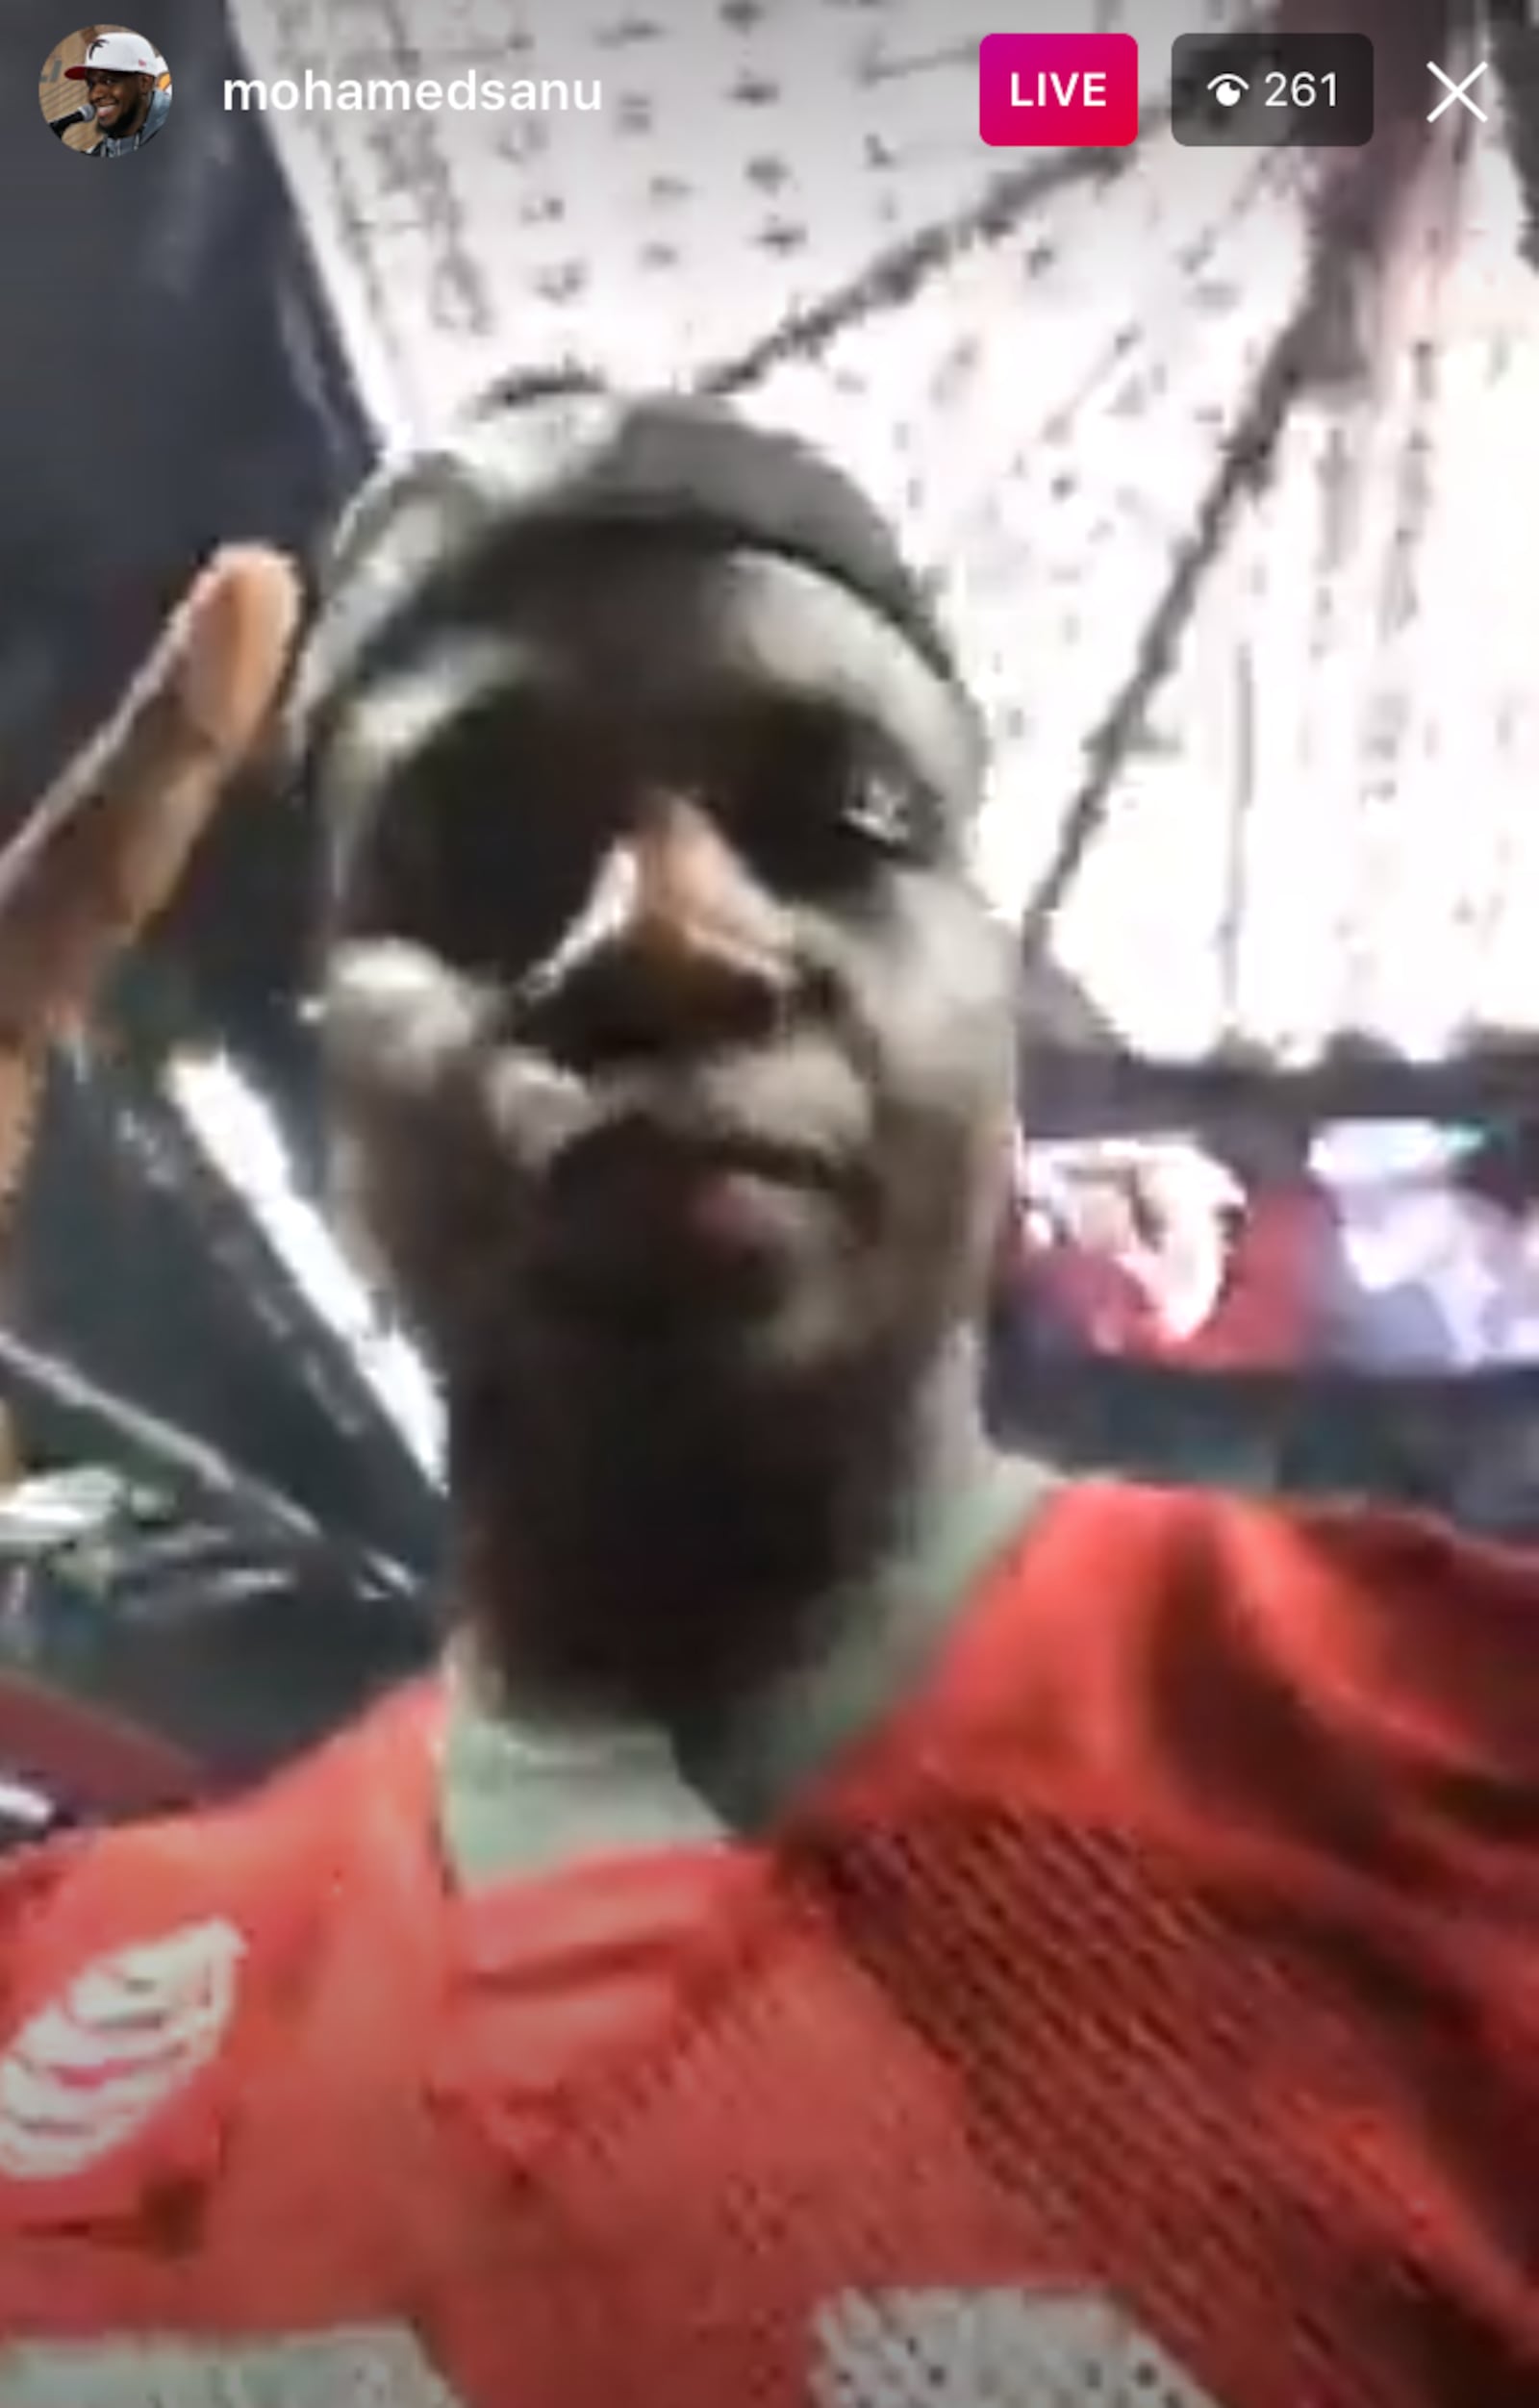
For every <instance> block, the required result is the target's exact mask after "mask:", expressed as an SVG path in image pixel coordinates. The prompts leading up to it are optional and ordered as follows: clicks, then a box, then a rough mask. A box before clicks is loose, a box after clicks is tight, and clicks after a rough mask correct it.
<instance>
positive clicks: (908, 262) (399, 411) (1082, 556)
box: [237, 0, 1539, 1061]
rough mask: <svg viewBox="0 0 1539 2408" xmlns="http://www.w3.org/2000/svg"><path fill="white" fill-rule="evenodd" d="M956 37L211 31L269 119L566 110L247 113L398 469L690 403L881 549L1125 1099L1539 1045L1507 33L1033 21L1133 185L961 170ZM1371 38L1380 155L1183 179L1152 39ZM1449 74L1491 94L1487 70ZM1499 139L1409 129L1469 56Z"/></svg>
mask: <svg viewBox="0 0 1539 2408" xmlns="http://www.w3.org/2000/svg"><path fill="white" fill-rule="evenodd" d="M1497 13H1498V14H1499V15H1500V16H1501V19H1502V20H1503V21H1502V22H1501V24H1500V25H1491V24H1490V23H1489V22H1487V21H1486V20H1485V19H1483V18H1476V16H1475V15H1474V13H1473V12H1472V11H1471V10H1470V9H1469V8H1460V7H1458V6H1456V5H1453V0H1376V4H1375V0H1341V5H1338V6H1336V7H1334V8H1332V9H1329V10H1326V11H1325V12H1324V13H1323V12H1322V11H1321V10H1320V9H1319V8H1316V7H1312V6H1310V5H1308V4H1307V0H1305V4H1304V5H1298V6H1296V5H1292V0H1289V4H1285V5H1283V6H1281V7H1280V8H1278V9H1277V10H1276V11H1274V12H1268V11H1261V12H1256V11H1249V12H1247V11H1242V10H1241V9H1240V8H1238V7H1237V6H1233V5H1231V6H1229V7H1228V8H1224V7H1223V6H1209V7H1208V8H1207V9H1206V10H1205V11H1204V10H1203V9H1202V8H1201V7H1200V6H1197V5H1193V0H1184V5H1182V4H1180V0H1178V4H1177V5H1175V6H1171V5H1167V0H1136V4H1133V0H1129V5H1126V6H1123V7H1118V6H1115V5H1112V6H1100V7H1091V6H1089V5H1086V0H1079V5H1078V6H1076V5H1075V0H1065V5H1062V6H1059V7H1056V8H1055V10H1054V11H1053V13H1052V22H1053V25H1054V28H1055V29H1056V30H1067V29H1069V28H1070V27H1071V26H1072V24H1073V23H1074V22H1075V21H1076V20H1077V21H1080V22H1082V23H1083V24H1084V25H1085V26H1086V27H1087V28H1091V27H1100V28H1111V27H1116V26H1118V25H1122V26H1123V27H1124V28H1126V29H1129V30H1132V31H1134V32H1135V33H1136V34H1137V36H1138V38H1139V42H1140V51H1141V59H1142V63H1143V88H1144V102H1145V110H1144V126H1143V131H1142V134H1141V137H1140V139H1139V141H1138V143H1137V144H1136V145H1135V146H1134V147H1133V148H1132V149H1130V150H1127V151H1123V152H1100V153H1096V152H1088V153H1087V152H1080V153H1068V154H1045V153H1035V154H1029V153H1028V154H1013V153H1001V152H997V151H991V150H988V149H986V148H985V147H984V146H983V145H982V144H981V142H980V141H979V139H978V138H977V132H976V101H975V90H974V81H975V74H976V65H975V62H976V44H977V40H978V38H979V36H980V35H981V34H982V33H984V32H986V31H989V30H991V28H992V26H993V23H994V13H991V12H989V11H986V10H984V9H982V8H981V7H980V6H979V5H978V0H721V5H719V6H716V7H714V8H712V9H710V10H707V9H704V8H699V7H695V6H694V5H693V0H630V5H626V4H625V0H533V4H532V5H526V6H525V7H524V9H523V10H522V12H520V11H519V10H518V9H517V8H510V7H508V6H506V5H505V0H349V5H348V6H347V7H346V8H345V9H337V8H335V7H333V6H331V5H329V0H239V6H238V9H237V16H238V21H239V24H240V31H241V35H242V38H243V40H244V43H245V46H246V48H247V51H248V53H249V57H250V61H251V65H252V70H253V72H255V73H259V74H263V75H266V76H268V77H276V76H278V75H290V76H297V77H299V78H301V79H302V78H303V75H304V73H305V70H306V69H307V68H309V69H311V70H313V71H314V72H315V73H316V74H317V75H322V76H329V77H333V78H339V79H340V78H341V77H344V76H348V75H354V76H360V77H369V76H378V77H387V78H389V77H398V76H407V77H410V78H413V79H417V78H420V77H423V76H433V77H436V78H438V79H441V80H442V81H443V82H445V83H447V82H448V81H450V80H451V79H452V78H453V77H454V76H456V75H463V74H464V73H465V72H466V71H467V69H468V68H470V67H471V66H474V67H476V68H478V69H479V70H480V71H481V72H482V73H484V74H502V75H504V76H508V77H513V76H520V75H521V76H537V77H538V76H555V77H567V78H568V79H573V80H588V79H594V78H597V79H599V80H601V82H602V84H603V87H604V105H603V108H602V110H601V111H600V112H598V113H580V112H578V111H576V110H569V111H568V112H566V113H562V112H559V111H557V112H549V113H544V114H539V115H533V114H531V115H510V114H492V113H453V114H451V113H443V114H442V115H432V114H424V113H414V114H412V115H410V116H407V115H400V114H391V115H380V114H374V115H371V116H370V115H362V116H360V115H353V116H349V115H346V114H344V113H331V114H311V115H308V116H307V115H303V114H299V113H290V114H286V115H272V116H271V117H270V118H269V125H270V128H271V131H272V133H273V135H274V137H275V139H276V140H277V142H278V145H279V148H280V151H281V153H282V155H283V156H284V158H285V160H286V162H287V164H288V168H289V170H290V175H291V178H292V181H293V183H294V186H295V188H296V189H297V191H298V193H299V195H300V198H301V202H302V206H303V208H304V210H305V212H306V214H307V216H308V220H309V223H310V225H311V228H312V230H313V236H314V240H315V248H316V252H317V255H318V259H319V262H320V265H321V269H322V273H323V277H324V280H325V283H326V285H327V288H328V289H329V292H330V295H331V299H332V304H333V307H334V308H335V311H336V313H337V316H338V319H339V321H340V324H341V328H342V330H343V334H344V338H345V340H346V343H347V346H348V349H349V351H350V353H351V356H352V359H353V363H354V366H355V369H356V372H357V374H358V377H359V380H360V383H361V386H362V388H363V390H364V392H365V395H366V401H367V403H368V406H369V407H370V409H371V410H372V412H373V414H374V416H375V418H376V421H377V424H378V426H379V429H380V431H381V433H382V435H383V436H384V437H386V438H387V439H390V438H393V437H395V436H397V435H399V434H401V433H403V432H405V431H408V430H412V429H415V428H419V427H421V426H424V425H426V424H429V423H431V422H432V421H433V420H434V419H435V418H437V417H438V416H439V415H441V414H442V412H443V411H444V410H446V409H447V408H449V407H451V406H452V405H453V404H454V403H455V402H456V401H457V400H458V399H459V398H460V397H461V396H462V395H463V394H464V393H465V392H466V391H467V390H468V389H472V388H474V387H475V386H476V385H478V384H480V383H481V382H482V381H484V380H485V379H486V378H488V377H489V376H491V375H492V374H493V373H496V372H498V371H502V370H506V369H507V368H508V367H509V366H510V365H511V364H522V365H531V366H532V365H539V364H553V363H558V362H569V361H577V362H580V363H583V364H597V365H599V366H602V367H604V368H606V369H608V370H610V371H612V372H613V373H615V374H616V375H618V376H620V377H628V378H642V379H646V378H666V379H669V380H675V381H678V382H681V383H689V382H694V383H708V382H714V383H717V384H720V385H725V386H729V387H731V388H733V389H736V390H738V391H740V392H742V393H743V394H744V395H745V396H746V397H747V398H748V400H749V401H750V403H751V406H752V407H754V408H755V409H757V410H760V411H762V412H763V413H764V414H766V415H767V416H769V417H770V418H772V419H774V420H777V421H779V422H782V423H787V424H791V425H793V426H795V427H798V428H800V429H801V430H803V431H804V432H806V433H808V434H810V435H812V436H814V437H816V438H818V439H820V440H822V441H824V442H825V443H827V444H828V445H829V446H830V447H831V448H832V449H833V450H834V451H835V452H836V453H837V454H838V455H840V456H842V457H844V458H845V459H846V460H847V461H849V462H850V463H851V464H853V465H854V466H855V467H856V468H857V469H858V470H860V471H861V472H862V473H863V475H864V476H865V477H866V479H867V480H868V481H869V482H870V484H871V485H872V487H873V488H874V489H876V490H877V491H878V493H879V494H881V495H882V496H883V497H884V498H885V499H886V500H887V501H888V502H890V503H891V504H893V505H894V506H895V507H896V508H897V509H898V510H899V511H900V512H901V513H902V514H903V515H904V517H905V519H906V521H907V523H908V525H909V528H910V531H911V536H912V539H913V541H914V544H915V546H916V548H917V550H918V551H919V552H920V554H921V557H923V558H924V559H925V560H926V561H927V562H928V563H929V564H931V565H932V566H933V567H934V569H935V571H936V573H937V575H938V576H939V577H940V578H941V579H942V580H943V582H944V584H945V585H946V588H947V589H948V590H949V594H950V600H951V605H952V609H953V612H954V615H955V620H956V623H957V624H958V627H959V629H960V631H961V634H962V637H963V639H964V640H965V644H966V648H967V652H968V656H969V658H970V661H971V665H972V666H973V668H974V671H975V673H976V676H977V678H978V681H979V683H980V686H981V688H982V690H983V691H984V692H985V694H986V697H987V700H988V703H989V707H990V709H991V712H992V714H993V717H994V723H995V727H996V730H997V740H998V749H997V778H996V785H995V791H994V798H993V805H992V809H991V813H990V815H989V819H988V823H987V830H986V839H985V855H984V867H985V871H986V875H987V878H988V881H989V884H990V887H991V890H992V892H993V893H994V895H995V896H996V898H997V901H998V903H999V905H1000V906H1001V908H1002V909H1004V910H1006V911H1008V912H1009V913H1011V914H1012V915H1013V916H1020V917H1023V918H1025V919H1026V921H1027V924H1028V926H1029V927H1030V929H1031V930H1032V931H1033V932H1034V933H1037V934H1041V933H1043V932H1045V931H1047V930H1050V935H1051V943H1052V948H1053V952H1054V954H1055V956H1056V959H1057V961H1058V962H1059V964H1060V965H1061V966H1063V967H1064V968H1066V969H1067V970H1068V971H1069V972H1070V973H1071V974H1072V976H1073V977H1074V978H1075V979H1077V980H1079V981H1080V982H1082V984H1083V985H1084V987H1085V988H1086V989H1087V990H1088V991H1089V993H1090V995H1091V996H1092V998H1093V1000H1094V1002H1095V1004H1096V1006H1097V1008H1098V1010H1099V1011H1100V1012H1101V1013H1102V1014H1103V1015H1104V1016H1106V1017H1107V1018H1108V1019H1109V1020H1110V1021H1111V1022H1112V1023H1113V1025H1114V1026H1115V1028H1116V1029H1117V1030H1118V1032H1119V1033H1120V1035H1121V1036H1122V1038H1123V1040H1124V1041H1126V1042H1127V1043H1129V1044H1130V1045H1131V1046H1133V1047H1134V1048H1136V1049H1137V1050H1139V1051H1141V1052H1150V1053H1155V1054H1160V1055H1174V1056H1185V1057H1190V1056H1193V1055H1200V1054H1203V1053H1205V1052H1208V1051H1210V1050H1212V1049H1214V1048H1216V1047H1219V1046H1221V1045H1224V1044H1234V1043H1236V1042H1240V1043H1250V1044H1255V1045H1260V1046H1263V1047H1265V1048H1266V1049H1267V1050H1268V1052H1269V1053H1272V1054H1274V1055H1277V1056H1280V1057H1281V1058H1283V1059H1285V1060H1291V1061H1303V1060H1308V1059H1310V1058H1311V1057H1313V1056H1314V1055H1316V1054H1318V1053H1319V1052H1320V1051H1321V1050H1322V1048H1323V1047H1324V1046H1325V1045H1326V1044H1327V1043H1328V1041H1329V1040H1330V1038H1331V1037H1332V1035H1333V1034H1334V1033H1335V1032H1337V1031H1339V1030H1341V1029H1342V1028H1344V1027H1351V1028H1354V1029H1356V1030H1359V1031H1364V1032H1367V1033H1369V1034H1371V1035H1374V1036H1377V1037H1379V1038H1381V1039H1383V1040H1385V1041H1388V1042H1390V1043H1392V1044H1394V1045H1395V1046H1397V1047H1398V1048H1400V1049H1401V1050H1402V1051H1408V1052H1411V1053H1413V1054H1424V1053H1431V1054H1437V1053H1440V1052H1443V1051H1445V1050H1447V1049H1448V1048H1450V1047H1451V1046H1454V1045H1457V1044H1459V1043H1460V1042H1461V1041H1463V1038H1464V1036H1465V1034H1466V1033H1467V1032H1468V1030H1469V1029H1470V1028H1471V1027H1472V1026H1479V1027H1487V1026H1495V1027H1500V1028H1506V1029H1522V1030H1528V1029H1530V1028H1531V1027H1532V1026H1533V1025H1534V1024H1535V1022H1536V1021H1539V998H1536V994H1535V988H1536V981H1535V979H1534V976H1533V973H1532V967H1531V964H1532V956H1533V945H1532V933H1531V932H1532V929H1533V927H1534V925H1535V924H1536V922H1539V844H1536V843H1535V842H1533V841H1532V840H1531V838H1528V840H1525V839H1526V829H1527V828H1528V827H1530V826H1531V819H1530V818H1529V817H1528V816H1527V815H1530V814H1531V811H1532V807H1533V796H1534V793H1535V791H1536V790H1539V716H1536V714H1539V695H1536V692H1535V690H1534V688H1535V681H1534V676H1533V663H1532V657H1531V637H1530V630H1529V623H1528V621H1529V615H1528V611H1527V609H1526V590H1527V585H1528V580H1529V577H1530V575H1531V563H1532V562H1533V561H1534V559H1535V558H1539V540H1536V539H1539V478H1535V477H1534V475H1533V474H1532V473H1531V458H1532V445H1533V429H1534V427H1535V426H1536V425H1539V341H1536V336H1539V285H1536V283H1535V279H1534V275H1533V272H1532V270H1531V268H1530V267H1529V265H1528V264H1527V263H1526V259H1525V256H1524V250H1525V234H1526V201H1525V197H1524V188H1523V182H1522V177H1521V173H1520V163H1521V162H1522V160H1523V158H1524V156H1525V151H1526V145H1527V144H1528V142H1529V140H1530V134H1529V128H1528V126H1527V124H1526V120H1525V116H1524V110H1523V101H1524V93H1525V87H1526V74H1525V69H1526V67H1527V69H1528V74H1529V75H1530V76H1531V75H1533V74H1535V73H1539V63H1530V62H1535V58H1536V53H1539V35H1536V36H1534V37H1533V38H1532V39H1531V40H1526V38H1525V33H1524V30H1523V26H1522V25H1521V23H1519V22H1518V20H1520V19H1523V18H1525V17H1526V13H1527V12H1526V11H1525V10H1523V9H1521V8H1513V7H1511V6H1507V7H1505V8H1504V9H1502V10H1501V11H1500V12H1497ZM1273 16H1274V17H1276V18H1277V19H1280V20H1282V21H1286V22H1290V23H1295V24H1301V25H1304V26H1311V25H1313V26H1318V25H1319V24H1321V23H1322V22H1323V21H1324V22H1328V23H1329V24H1330V25H1332V26H1334V27H1338V28H1341V27H1346V26H1350V25H1356V26H1358V27H1359V28H1362V29H1364V30H1368V31H1370V32H1371V33H1372V34H1373V36H1374V38H1375V49H1376V54H1377V60H1378V101H1379V115H1378V132H1377V136H1376V138H1375V142H1374V143H1373V145H1372V146H1371V147H1370V149H1368V150H1367V151H1363V152H1353V151H1342V152H1336V153H1332V154H1324V153H1316V154H1313V155H1306V154H1301V153H1297V152H1287V151H1272V152H1266V151H1263V152H1254V151H1244V150H1233V149H1224V150H1190V149H1182V148H1181V147H1179V146H1178V145H1176V144H1175V143H1174V142H1173V139H1172V138H1171V136H1170V133H1169V131H1168V126H1167V123H1166V109H1165V106H1164V95H1165V88H1166V84H1167V80H1168V78H1167V66H1168V56H1169V51H1168V45H1169V42H1170V40H1171V38H1172V37H1173V35H1174V34H1176V33H1178V32H1191V31H1196V30H1200V29H1201V27H1202V26H1203V25H1204V23H1205V24H1206V25H1208V26H1210V27H1213V28H1215V29H1218V28H1224V27H1226V26H1230V25H1234V24H1237V23H1241V22H1247V23H1249V22H1254V21H1258V19H1259V20H1261V21H1265V20H1266V19H1267V18H1269V17H1273ZM1477 43H1478V44H1480V45H1482V48H1481V49H1477V48H1476V44H1477ZM1487 51H1488V52H1490V53H1491V54H1492V55H1493V59H1494V64H1495V67H1496V69H1497V71H1496V72H1494V73H1493V74H1492V75H1491V77H1490V78H1489V79H1488V88H1489V92H1490V103H1489V108H1488V121H1487V122H1486V123H1485V124H1484V125H1481V124H1479V123H1477V121H1476V119H1475V118H1474V117H1473V116H1472V115H1471V113H1469V112H1468V111H1466V110H1464V109H1462V108H1458V109H1453V110H1451V111H1449V112H1447V113H1445V114H1444V116H1443V118H1442V119H1441V120H1440V121H1439V122H1438V123H1437V124H1436V125H1433V126H1429V125H1428V124H1427V122H1426V117H1427V112H1428V109H1429V108H1430V106H1431V102H1432V100H1433V99H1434V98H1435V97H1436V96H1437V95H1436V90H1435V89H1434V88H1433V86H1432V82H1431V79H1430V77H1429V76H1428V73H1427V64H1426V63H1427V62H1428V60H1440V61H1443V62H1446V63H1449V64H1450V65H1451V66H1452V65H1454V64H1455V63H1461V71H1462V63H1468V62H1470V61H1472V60H1473V59H1474V58H1476V56H1479V55H1483V53H1484V52H1487Z"/></svg>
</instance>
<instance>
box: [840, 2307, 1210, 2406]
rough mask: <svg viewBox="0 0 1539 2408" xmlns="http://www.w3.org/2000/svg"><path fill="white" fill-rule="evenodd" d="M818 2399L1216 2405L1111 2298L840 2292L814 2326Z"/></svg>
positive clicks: (886, 2403) (970, 2403)
mask: <svg viewBox="0 0 1539 2408" xmlns="http://www.w3.org/2000/svg"><path fill="white" fill-rule="evenodd" d="M815 2340H816V2343H817V2347H818V2353H819V2354H818V2359H817V2363H816V2366H815V2368H814V2372H813V2398H814V2400H815V2402H816V2403H817V2408H939V2403H940V2402H942V2401H944V2402H945V2403H946V2408H1048V2403H1049V2402H1050V2403H1052V2408H1091V2404H1092V2403H1094V2408H1155V2404H1156V2403H1157V2408H1216V2402H1215V2401H1214V2400H1212V2399H1211V2398H1210V2397H1209V2395H1208V2394H1207V2393H1206V2392H1204V2391H1203V2390H1201V2389H1200V2387H1199V2386H1198V2384H1196V2383H1194V2382H1193V2381H1192V2380H1191V2378H1190V2376H1189V2375H1186V2374H1183V2373H1182V2371H1181V2370H1180V2368H1179V2367H1177V2366H1174V2365H1173V2364H1172V2362H1171V2360H1170V2359H1169V2358H1168V2357H1167V2356H1166V2354H1165V2352H1164V2350H1163V2349H1161V2348H1160V2347H1159V2345H1158V2344H1157V2343H1155V2342H1152V2341H1150V2340H1149V2339H1148V2336H1147V2335H1146V2334H1143V2333H1141V2332H1139V2331H1138V2329H1137V2327H1136V2326H1135V2325H1133V2324H1132V2323H1131V2322H1130V2321H1129V2320H1128V2319H1127V2318H1126V2317H1125V2316H1123V2313H1122V2311H1121V2310H1120V2309H1119V2308H1117V2307H1115V2306H1114V2305H1113V2303H1112V2302H1111V2301H1110V2300H1108V2299H1099V2298H1096V2297H1094V2296H1085V2295H1075V2294H1073V2293H1066V2292H1040V2293H1034V2292H1029V2291H888V2292H874V2293H859V2292H846V2293H845V2295H844V2296H843V2297H841V2298H838V2299H834V2300H831V2301H830V2302H829V2303H828V2305H827V2306H826V2307H825V2308H824V2309H823V2310H822V2311H821V2313H820V2316H819V2317H818V2320H817V2322H816V2326H815Z"/></svg>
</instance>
